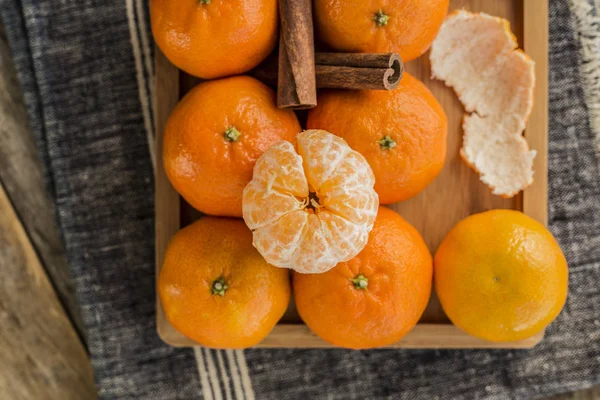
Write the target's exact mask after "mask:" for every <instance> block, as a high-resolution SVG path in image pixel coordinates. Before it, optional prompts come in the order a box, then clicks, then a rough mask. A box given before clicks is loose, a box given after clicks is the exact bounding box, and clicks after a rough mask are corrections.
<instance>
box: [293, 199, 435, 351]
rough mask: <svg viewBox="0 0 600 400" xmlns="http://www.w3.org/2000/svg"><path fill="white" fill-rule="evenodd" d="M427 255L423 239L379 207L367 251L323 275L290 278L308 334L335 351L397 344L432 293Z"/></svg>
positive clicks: (430, 264)
mask: <svg viewBox="0 0 600 400" xmlns="http://www.w3.org/2000/svg"><path fill="white" fill-rule="evenodd" d="M431 277H432V262H431V254H430V253H429V250H428V249H427V246H426V245H425V242H424V241H423V239H422V238H421V235H419V233H418V232H417V231H416V229H415V228H413V227H412V226H411V225H410V224H409V223H408V222H406V221H405V220H404V219H403V218H402V217H401V216H400V215H398V214H397V213H395V212H394V211H392V210H390V209H388V208H384V207H380V208H379V213H378V215H377V219H376V220H375V226H374V227H373V230H372V231H371V234H370V235H369V242H368V243H367V246H366V247H365V248H364V249H363V251H361V252H360V254H359V255H358V256H356V257H354V258H353V259H351V260H350V261H347V262H342V263H340V264H338V265H337V266H336V267H335V268H334V269H332V270H330V271H328V272H326V273H324V274H318V275H317V274H313V275H303V274H298V273H294V281H293V282H294V298H295V301H296V306H297V307H298V312H299V313H300V316H301V317H302V319H303V320H304V322H305V323H306V324H307V325H308V326H309V327H310V329H311V330H312V331H313V332H315V333H316V334H317V335H319V336H320V337H321V338H322V339H324V340H325V341H327V342H329V343H331V344H333V345H335V346H339V347H348V348H351V349H367V348H372V347H379V346H386V345H389V344H392V343H394V342H397V341H398V340H400V339H401V338H402V337H403V336H404V335H406V334H407V333H408V332H410V331H411V330H412V329H413V328H414V326H415V325H416V323H417V322H418V321H419V318H420V317H421V315H422V314H423V311H424V310H425V307H426V306H427V302H428V301H429V295H430V293H431Z"/></svg>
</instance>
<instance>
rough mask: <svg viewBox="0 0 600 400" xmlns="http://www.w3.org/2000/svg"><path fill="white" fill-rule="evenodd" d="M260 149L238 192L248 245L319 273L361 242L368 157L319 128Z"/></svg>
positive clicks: (368, 198) (368, 220)
mask: <svg viewBox="0 0 600 400" xmlns="http://www.w3.org/2000/svg"><path fill="white" fill-rule="evenodd" d="M297 143H298V149H299V150H298V153H299V155H298V154H297V153H296V152H295V150H294V147H293V146H292V145H291V144H290V143H284V142H282V143H279V144H276V145H274V146H272V147H271V148H270V149H269V150H267V151H266V152H265V153H264V154H263V156H262V157H261V158H260V159H259V160H258V162H257V163H256V166H255V168H254V175H253V180H252V181H251V182H250V183H249V184H248V185H247V186H246V189H245V190H244V196H243V214H244V220H245V221H246V224H247V225H248V226H249V227H250V228H251V229H252V230H253V234H254V240H253V243H254V246H255V247H256V248H257V249H258V250H259V252H260V253H261V254H262V255H263V257H265V259H266V260H267V261H268V262H269V263H271V264H273V265H275V266H278V267H281V268H290V269H294V270H296V271H299V272H302V273H321V272H324V271H327V270H329V269H331V268H333V267H334V266H335V265H336V264H337V263H338V262H340V261H345V260H348V259H350V258H352V257H354V256H355V255H356V254H358V253H359V252H360V250H361V249H362V248H363V247H364V246H365V244H366V242H367V238H368V234H369V231H370V230H371V228H372V227H373V223H374V221H375V217H376V215H377V207H378V203H379V202H378V197H377V193H376V192H375V191H374V189H373V185H374V182H375V179H374V176H373V172H372V171H371V169H370V167H369V165H368V163H367V161H366V160H365V159H364V157H362V156H361V155H360V154H358V153H357V152H355V151H353V150H352V149H351V148H350V147H348V145H347V144H346V142H345V141H344V140H343V139H341V138H339V137H337V136H335V135H332V134H330V133H328V132H326V131H321V130H309V131H305V132H303V133H301V134H300V135H298V138H297Z"/></svg>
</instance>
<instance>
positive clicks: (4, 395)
mask: <svg viewBox="0 0 600 400" xmlns="http://www.w3.org/2000/svg"><path fill="white" fill-rule="evenodd" d="M0 271H1V273H2V278H1V279H0V399H11V400H20V399H27V400H30V399H33V400H44V399H51V400H56V399H61V400H63V399H64V400H69V399H83V400H88V399H94V398H96V397H97V396H96V388H95V386H94V380H93V374H92V365H91V362H90V358H89V355H88V352H87V350H86V347H85V332H84V330H83V325H82V322H81V318H80V316H79V309H78V306H77V301H76V298H75V292H74V286H73V281H72V279H71V278H70V276H69V272H68V267H67V262H66V259H65V256H64V249H63V248H62V244H61V239H60V234H59V232H58V230H57V228H56V225H55V223H54V215H53V208H52V203H51V201H50V198H49V197H48V195H47V194H46V192H45V189H44V183H43V177H42V170H41V167H40V161H39V158H38V156H37V154H36V149H35V144H34V142H33V138H32V137H31V135H30V134H29V131H28V126H27V114H26V111H25V107H24V106H23V99H22V97H21V92H20V88H19V83H18V80H17V77H16V73H15V70H14V67H13V65H12V61H11V58H10V52H9V49H8V45H7V43H6V36H5V34H4V30H3V27H2V24H1V21H0ZM552 399H554V400H567V399H570V400H599V399H600V387H597V388H592V389H589V390H582V391H578V392H574V393H571V394H568V395H563V396H558V397H553V398H552Z"/></svg>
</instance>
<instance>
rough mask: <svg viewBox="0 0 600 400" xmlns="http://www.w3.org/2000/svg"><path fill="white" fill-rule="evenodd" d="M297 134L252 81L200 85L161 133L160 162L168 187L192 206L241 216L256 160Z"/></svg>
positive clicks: (286, 114)
mask: <svg viewBox="0 0 600 400" xmlns="http://www.w3.org/2000/svg"><path fill="white" fill-rule="evenodd" d="M300 131H301V128H300V124H299V123H298V119H297V118H296V115H295V114H294V112H293V111H286V110H280V109H278V108H277V105H276V104H275V93H274V92H273V91H272V90H271V89H270V88H268V87H267V86H266V85H264V84H262V83H261V82H259V81H257V80H256V79H254V78H250V77H247V76H237V77H233V78H225V79H221V80H215V81H209V82H204V83H201V84H199V85H198V86H196V87H195V88H194V89H192V90H191V91H190V92H189V93H188V94H187V95H186V96H185V97H184V98H183V100H181V102H180V103H179V104H178V105H177V107H175V109H174V110H173V112H172V113H171V116H170V117H169V120H168V121H167V125H166V128H165V132H164V139H163V163H164V168H165V172H166V173H167V176H168V178H169V180H170V181H171V184H172V185H173V187H174V188H175V190H177V192H179V194H181V196H183V198H184V199H185V200H186V201H187V202H188V203H190V204H191V205H192V206H193V207H194V208H196V209H198V210H200V211H202V212H204V213H206V214H211V215H218V216H230V217H241V216H242V193H243V191H244V187H245V186H246V185H247V184H248V182H250V180H251V179H252V169H253V167H254V164H255V162H256V160H257V159H258V158H259V157H260V156H261V155H262V154H263V153H264V151H265V150H266V149H268V148H269V147H270V146H271V145H273V144H274V143H277V142H280V141H282V140H287V141H293V140H294V138H295V137H296V134H298V132H300Z"/></svg>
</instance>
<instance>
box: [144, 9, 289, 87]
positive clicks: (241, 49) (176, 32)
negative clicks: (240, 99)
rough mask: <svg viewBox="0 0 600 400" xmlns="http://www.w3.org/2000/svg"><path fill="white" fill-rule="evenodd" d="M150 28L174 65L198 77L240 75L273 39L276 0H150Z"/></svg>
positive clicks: (260, 57)
mask: <svg viewBox="0 0 600 400" xmlns="http://www.w3.org/2000/svg"><path fill="white" fill-rule="evenodd" d="M150 16H151V24H152V33H153V35H154V40H155V41H156V43H157V44H158V47H159V48H160V49H161V50H162V52H163V53H164V54H165V56H166V57H167V58H168V59H169V60H170V61H171V62H172V63H173V64H175V65H176V66H177V67H178V68H180V69H182V70H184V71H185V72H187V73H189V74H192V75H195V76H199V77H200V78H204V79H213V78H220V77H223V76H227V75H236V74H241V73H244V72H246V71H248V70H249V69H251V68H253V67H255V66H256V65H258V64H259V63H260V62H261V61H262V60H263V59H264V58H265V57H266V56H267V55H268V54H269V53H270V52H271V51H272V50H273V48H274V47H275V44H276V41H277V37H278V35H277V29H278V13H277V0H228V1H219V0H217V1H214V0H213V1H210V0H179V1H172V0H151V1H150Z"/></svg>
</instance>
